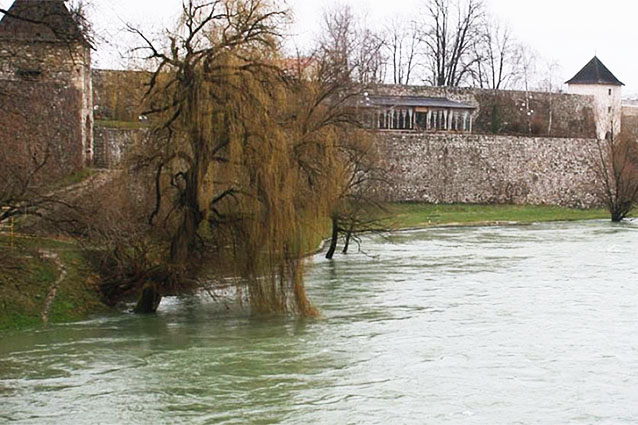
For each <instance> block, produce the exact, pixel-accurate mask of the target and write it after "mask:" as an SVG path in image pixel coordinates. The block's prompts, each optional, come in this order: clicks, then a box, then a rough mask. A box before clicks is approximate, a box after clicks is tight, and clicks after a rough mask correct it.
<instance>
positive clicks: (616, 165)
mask: <svg viewBox="0 0 638 425" xmlns="http://www.w3.org/2000/svg"><path fill="white" fill-rule="evenodd" d="M612 128H613V125H612ZM597 143H598V152H597V153H598V158H597V168H596V171H597V174H598V178H599V181H600V187H599V190H600V197H601V201H602V202H603V203H604V204H605V206H606V207H607V210H608V211H609V214H610V215H611V221H613V222H621V221H622V220H624V219H625V218H626V217H627V216H628V215H629V213H630V212H631V211H632V209H633V208H634V206H635V205H636V203H637V202H638V129H637V128H635V127H634V128H625V129H623V131H622V132H621V133H620V135H619V136H618V137H615V136H614V135H613V134H610V135H609V137H607V138H606V139H605V140H598V141H597Z"/></svg>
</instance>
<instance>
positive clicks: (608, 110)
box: [607, 106, 611, 114]
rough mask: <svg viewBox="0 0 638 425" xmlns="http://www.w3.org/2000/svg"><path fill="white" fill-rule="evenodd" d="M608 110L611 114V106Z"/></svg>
mask: <svg viewBox="0 0 638 425" xmlns="http://www.w3.org/2000/svg"><path fill="white" fill-rule="evenodd" d="M607 112H608V113H610V114H611V106H610V107H609V108H607Z"/></svg>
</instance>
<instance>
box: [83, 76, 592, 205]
mask: <svg viewBox="0 0 638 425" xmlns="http://www.w3.org/2000/svg"><path fill="white" fill-rule="evenodd" d="M147 77H148V74H144V73H131V74H129V75H128V76H126V74H122V72H121V71H94V72H93V78H94V79H93V87H94V98H95V99H96V104H95V107H94V109H95V111H96V116H97V114H98V113H99V116H100V120H113V121H119V120H122V119H125V118H126V117H131V118H133V117H136V116H137V114H139V113H140V111H141V109H140V108H139V106H138V105H139V104H138V103H137V102H138V100H139V101H141V98H142V96H143V92H142V91H139V90H138V91H133V92H132V91H131V86H136V85H137V87H142V86H143V84H142V82H143V81H145V79H147ZM118 81H120V82H121V81H125V82H126V83H125V84H116V83H117V82H118ZM135 81H138V83H135ZM126 86H128V88H126ZM375 94H381V95H392V96H424V97H438V98H440V97H445V98H448V99H450V100H455V101H460V102H464V103H469V104H471V105H473V106H475V107H476V108H477V109H476V110H475V112H474V120H475V127H474V132H473V134H461V133H453V132H445V133H412V132H398V131H381V132H379V149H380V151H381V153H382V157H384V158H385V165H386V167H387V169H388V170H389V176H390V181H391V185H390V190H388V191H387V193H386V194H385V196H386V199H387V200H388V201H394V202H410V201H415V202H428V203H443V204H448V203H514V204H540V205H560V206H570V207H591V206H594V205H597V204H598V201H597V197H596V194H595V193H594V185H593V184H592V183H593V182H595V180H596V173H595V165H596V162H595V161H596V158H597V150H596V149H597V145H596V140H595V137H596V121H595V108H594V105H595V102H594V98H593V97H592V96H584V95H574V94H558V93H542V92H524V91H500V90H498V91H497V90H480V89H464V88H438V87H418V86H410V87H405V86H391V85H384V86H380V87H379V88H378V91H375ZM131 99H134V100H135V101H134V102H132V101H131ZM530 111H533V112H532V113H531V114H528V112H530ZM550 117H551V118H550ZM100 122H101V121H98V128H97V129H96V132H95V146H96V162H95V163H96V165H97V166H102V167H113V166H117V163H118V161H119V159H120V158H121V156H122V154H123V152H125V147H126V146H128V145H130V144H131V143H134V141H135V140H138V138H139V137H140V135H139V132H136V131H133V130H118V129H114V128H100V126H99V123H100Z"/></svg>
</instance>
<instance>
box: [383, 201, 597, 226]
mask: <svg viewBox="0 0 638 425" xmlns="http://www.w3.org/2000/svg"><path fill="white" fill-rule="evenodd" d="M387 208H388V218H387V222H388V224H389V225H390V226H391V227H392V228H394V229H399V230H401V229H415V228H422V227H434V226H447V225H465V226H489V225H495V224H527V223H538V222H552V221H580V220H599V219H609V213H608V212H607V210H605V209H590V210H581V209H572V208H562V207H553V206H536V205H467V204H463V205H461V204H456V205H432V204H420V203H397V204H391V205H389V206H388V207H387Z"/></svg>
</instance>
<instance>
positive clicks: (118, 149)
mask: <svg viewBox="0 0 638 425" xmlns="http://www.w3.org/2000/svg"><path fill="white" fill-rule="evenodd" d="M143 133H144V131H143V130H135V129H132V130H129V129H120V128H107V127H95V136H94V150H95V160H94V165H95V166H96V167H97V168H117V166H118V165H119V163H120V162H121V161H122V159H123V158H124V155H125V153H126V151H127V149H129V148H130V147H131V146H133V145H134V144H136V143H138V142H140V139H141V137H142V136H143Z"/></svg>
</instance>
